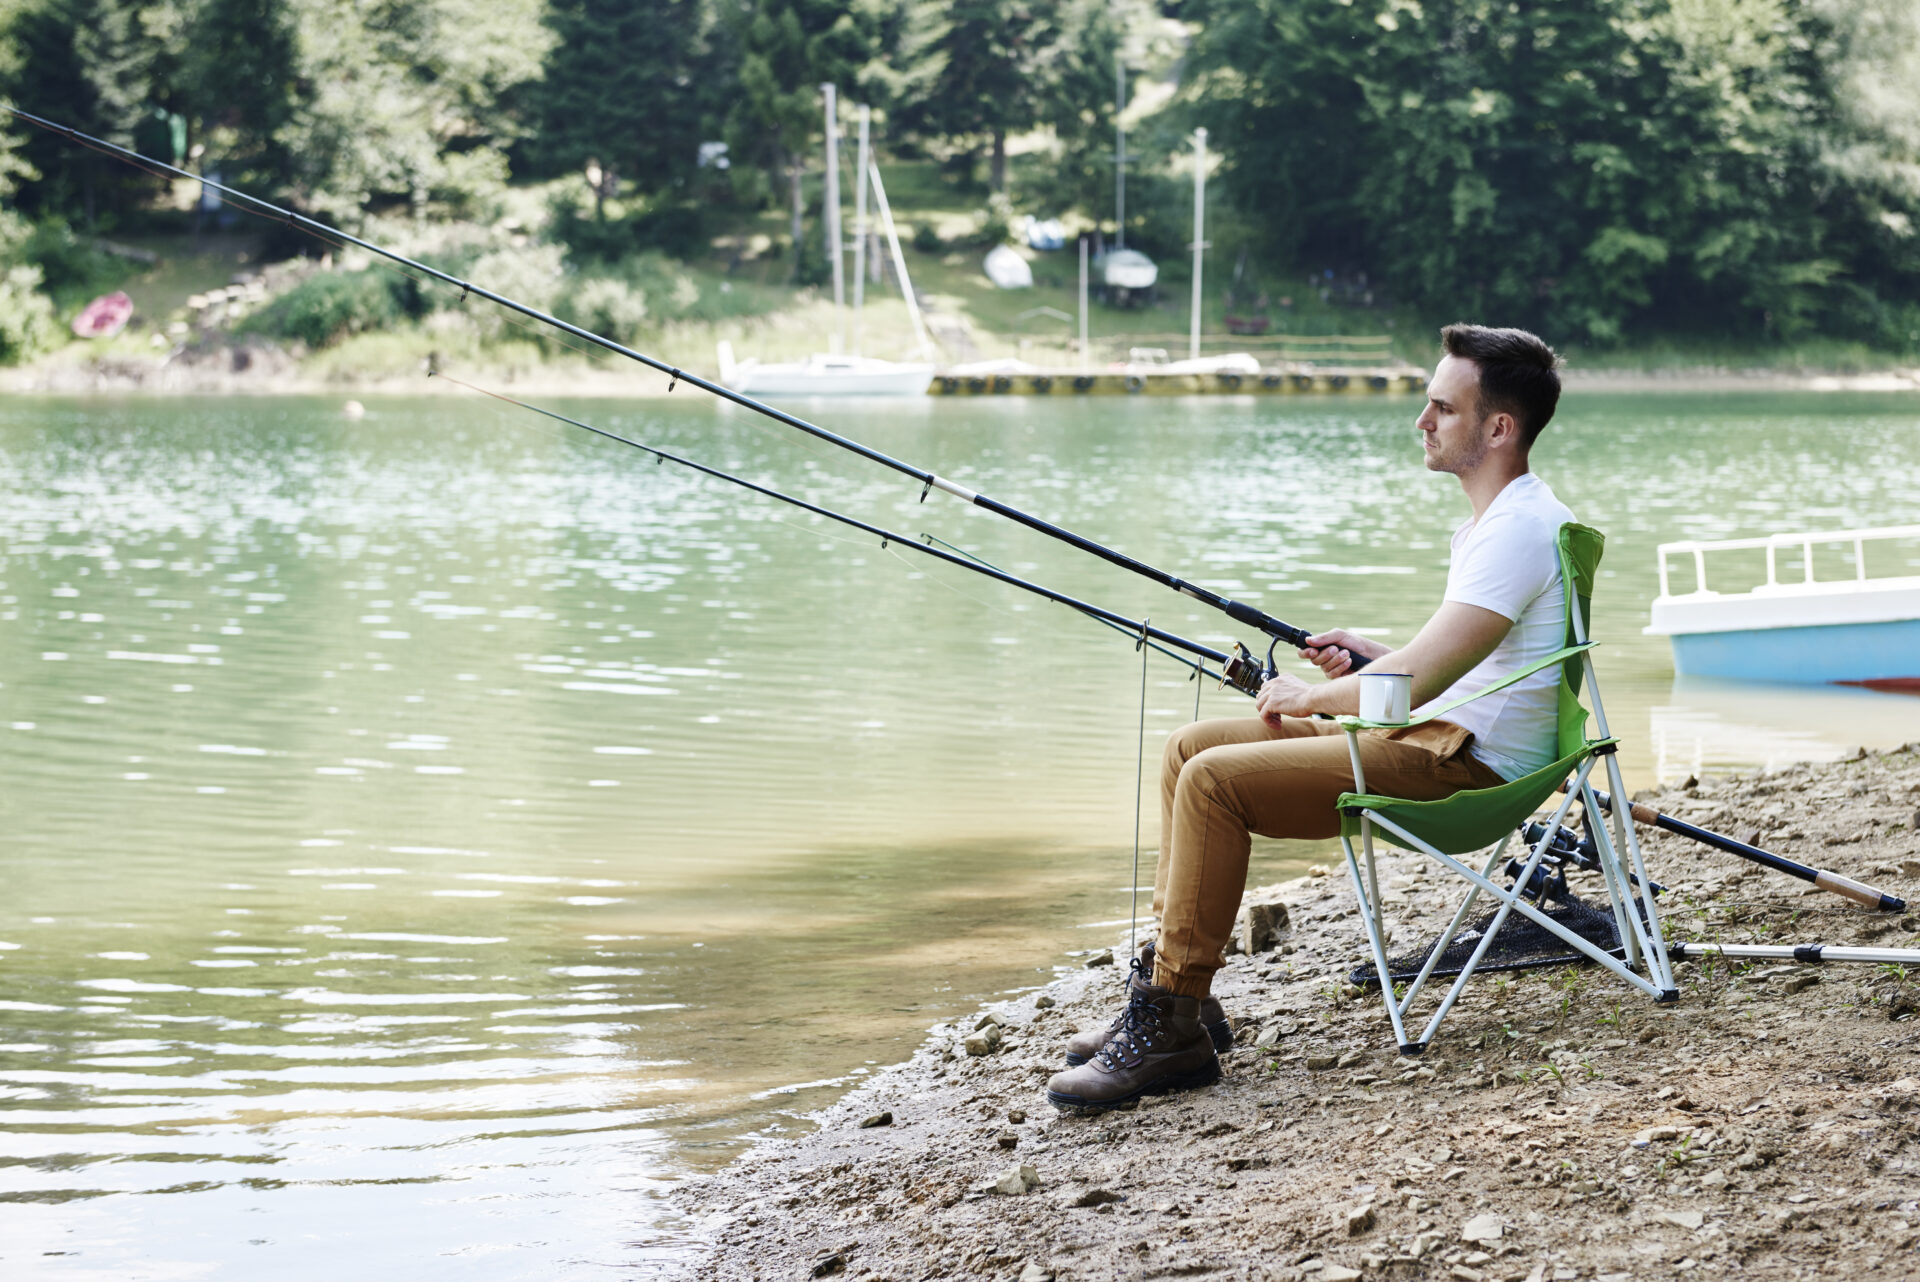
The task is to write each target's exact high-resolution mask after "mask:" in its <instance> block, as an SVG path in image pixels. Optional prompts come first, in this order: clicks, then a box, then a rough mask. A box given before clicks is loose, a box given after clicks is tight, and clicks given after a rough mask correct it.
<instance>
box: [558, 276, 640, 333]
mask: <svg viewBox="0 0 1920 1282" xmlns="http://www.w3.org/2000/svg"><path fill="white" fill-rule="evenodd" d="M560 318H561V319H562V320H567V321H571V322H573V323H574V324H575V325H578V326H580V328H582V329H590V330H592V331H593V332H594V333H596V334H599V335H602V336H603V337H606V338H611V339H613V340H614V341H615V342H619V343H628V344H631V343H632V342H633V341H634V338H635V336H636V335H637V334H638V333H639V332H640V326H641V325H642V324H644V323H645V322H646V319H647V297H646V295H645V294H643V293H641V292H640V291H639V290H637V289H635V288H633V287H632V286H631V285H629V284H627V282H625V281H623V280H616V279H613V278H612V277H607V276H595V277H592V278H591V279H588V280H586V281H583V282H581V284H580V286H579V288H577V289H574V290H570V291H569V292H568V294H567V297H566V299H565V300H564V302H563V303H562V304H561V309H560Z"/></svg>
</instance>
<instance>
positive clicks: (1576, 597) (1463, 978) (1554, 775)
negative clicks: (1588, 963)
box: [1338, 523, 1679, 1055]
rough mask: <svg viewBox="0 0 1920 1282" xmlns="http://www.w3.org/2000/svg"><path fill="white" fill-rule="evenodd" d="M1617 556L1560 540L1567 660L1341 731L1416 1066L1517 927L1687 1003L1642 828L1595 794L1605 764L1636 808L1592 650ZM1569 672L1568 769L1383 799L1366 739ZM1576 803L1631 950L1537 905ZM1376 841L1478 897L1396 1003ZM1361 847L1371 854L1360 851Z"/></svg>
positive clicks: (1350, 807)
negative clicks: (1470, 927) (1520, 836)
mask: <svg viewBox="0 0 1920 1282" xmlns="http://www.w3.org/2000/svg"><path fill="white" fill-rule="evenodd" d="M1604 544H1605V539H1604V537H1603V536H1602V535H1601V533H1600V532H1599V531H1598V530H1594V529H1591V528H1589V527H1587V526H1584V525H1575V524H1571V523H1569V524H1567V525H1563V526H1561V527H1560V537H1559V551H1560V577H1561V579H1562V581H1563V582H1564V583H1565V584H1566V588H1567V630H1566V644H1565V647H1564V648H1563V649H1561V650H1559V651H1557V652H1555V653H1554V654H1551V655H1549V656H1547V657H1546V658H1544V659H1542V660H1540V661H1539V662H1537V663H1533V664H1530V665H1528V666H1527V667H1524V668H1522V669H1520V671H1518V672H1515V673H1513V674H1512V675H1511V676H1508V677H1506V678H1504V679H1502V680H1500V681H1498V682H1495V683H1494V684H1492V685H1490V686H1488V687H1486V688H1485V689H1483V690H1481V691H1479V692H1478V693H1476V694H1472V695H1468V696H1467V697H1466V698H1464V699H1456V700H1454V701H1453V702H1451V703H1447V704H1444V705H1442V706H1439V707H1435V708H1430V709H1427V710H1425V711H1423V712H1422V713H1421V714H1420V715H1419V716H1416V717H1414V718H1412V719H1411V720H1410V721H1408V722H1396V723H1382V722H1374V721H1363V720H1361V719H1360V718H1359V717H1341V718H1340V719H1339V720H1340V725H1341V727H1342V728H1343V729H1345V730H1346V732H1347V746H1348V750H1349V751H1350V753H1351V754H1352V758H1353V777H1354V791H1353V792H1350V793H1346V794H1344V795H1342V796H1341V797H1340V799H1339V802H1338V805H1339V807H1340V844H1341V845H1342V846H1343V847H1344V848H1345V850H1346V857H1347V872H1348V873H1349V874H1350V875H1351V876H1352V878H1353V889H1354V894H1355V895H1356V896H1357V897H1358V899H1359V901H1360V919H1361V922H1362V924H1363V925H1364V927H1365V929H1366V933H1367V942H1368V944H1369V945H1370V946H1371V948H1372V953H1373V964H1374V968H1375V969H1374V972H1373V973H1374V976H1375V978H1376V979H1377V980H1378V982H1379V985H1380V991H1381V995H1382V997H1383V998H1384V1000H1385V1001H1386V1006H1387V1016H1388V1018H1389V1019H1390V1020H1391V1021H1392V1024H1393V1035H1394V1038H1395V1040H1396V1041H1398V1043H1399V1045H1400V1050H1401V1053H1403V1054H1407V1055H1418V1054H1419V1053H1420V1052H1422V1051H1424V1050H1425V1049H1426V1048H1427V1044H1428V1043H1429V1042H1431V1041H1432V1040H1433V1036H1434V1034H1435V1033H1436V1032H1437V1031H1438V1030H1439V1027H1440V1022H1441V1021H1442V1020H1444V1019H1445V1018H1446V1017H1447V1012H1448V1011H1450V1010H1452V1009H1453V1004H1454V1002H1455V1001H1457V1000H1458V999H1459V997H1460V994H1461V992H1462V991H1463V990H1464V989H1465V988H1466V986H1467V981H1468V980H1470V979H1472V978H1473V973H1474V971H1475V969H1476V968H1478V967H1479V966H1480V965H1481V963H1482V961H1483V959H1485V958H1486V956H1487V953H1488V950H1489V949H1490V948H1492V947H1493V946H1494V942H1495V939H1496V937H1497V936H1498V935H1499V934H1500V931H1501V929H1502V928H1503V927H1505V926H1506V925H1507V922H1508V920H1509V918H1510V917H1511V916H1512V914H1514V913H1519V914H1522V915H1523V916H1524V917H1525V918H1527V919H1528V920H1529V921H1531V922H1532V923H1533V924H1535V925H1537V926H1539V927H1540V928H1541V929H1544V930H1546V931H1547V932H1549V933H1550V934H1551V935H1553V936H1555V937H1556V938H1557V939H1558V941H1559V942H1560V943H1562V944H1564V945H1566V947H1567V949H1569V950H1571V951H1572V952H1573V953H1576V954H1578V955H1580V956H1582V957H1585V958H1587V959H1590V960H1592V961H1593V962H1595V963H1597V964H1598V965H1601V966H1604V967H1606V968H1607V969H1608V970H1609V971H1611V972H1612V973H1613V974H1615V975H1617V976H1619V977H1620V978H1621V979H1622V980H1624V981H1625V982H1626V983H1627V984H1629V985H1631V986H1632V987H1634V988H1637V989H1639V990H1640V991H1641V992H1644V993H1646V994H1647V995H1648V996H1649V997H1651V998H1653V999H1654V1000H1655V1001H1657V1002H1669V1001H1673V1000H1675V999H1676V998H1677V997H1678V996H1679V993H1678V991H1677V990H1676V989H1675V988H1674V983H1673V965H1672V963H1671V962H1670V961H1669V960H1668V958H1667V949H1666V943H1665V940H1664V938H1663V936H1662V935H1661V931H1660V910H1659V908H1658V906H1657V905H1656V904H1655V903H1654V898H1653V895H1652V894H1651V893H1646V892H1644V888H1645V887H1647V886H1648V885H1649V883H1648V880H1647V872H1646V867H1645V864H1644V863H1643V862H1642V860H1641V857H1640V846H1639V843H1638V842H1637V841H1636V840H1635V839H1634V833H1633V825H1632V823H1631V821H1630V820H1628V819H1626V818H1625V817H1624V815H1623V813H1622V812H1623V811H1624V810H1625V809H1626V807H1624V806H1614V807H1612V808H1611V828H1609V826H1608V824H1607V823H1606V822H1603V821H1601V820H1599V819H1597V818H1596V817H1597V816H1605V815H1607V814H1608V810H1607V808H1603V807H1601V806H1600V805H1599V804H1598V802H1597V801H1596V800H1595V798H1594V795H1593V791H1594V785H1593V784H1591V783H1590V782H1589V781H1588V777H1589V775H1590V774H1591V773H1592V771H1593V769H1594V767H1595V766H1596V765H1598V764H1600V763H1601V762H1604V763H1605V767H1606V772H1607V780H1608V787H1609V788H1610V789H1611V791H1612V793H1613V796H1615V797H1624V796H1626V795H1627V791H1626V789H1625V787H1623V786H1622V784H1621V781H1620V763H1619V760H1618V758H1617V757H1616V755H1615V748H1616V744H1617V741H1616V740H1615V739H1614V738H1613V737H1612V736H1611V734H1610V733H1609V732H1608V730H1607V715H1606V711H1605V710H1604V709H1603V708H1602V707H1601V704H1600V690H1599V687H1598V685H1597V684H1596V683H1595V680H1594V671H1593V658H1592V655H1591V654H1590V653H1589V652H1590V651H1591V650H1592V649H1593V647H1594V645H1595V642H1593V641H1590V640H1588V639H1587V618H1588V614H1589V610H1590V607H1591V603H1592V600H1593V579H1594V571H1595V570H1596V569H1597V568H1598V566H1599V564H1600V553H1601V549H1602V547H1603V546H1604ZM1555 666H1557V667H1558V668H1559V671H1560V680H1559V683H1558V684H1559V692H1560V710H1559V731H1558V752H1559V758H1560V759H1559V760H1557V761H1555V762H1554V763H1553V764H1552V765H1550V766H1545V767H1543V768H1541V769H1539V770H1536V771H1534V772H1533V773H1532V774H1530V775H1525V776H1522V777H1521V778H1519V779H1515V780H1512V781H1511V782H1508V783H1505V784H1501V785H1499V786H1497V787H1493V788H1478V789H1468V790H1466V791H1462V792H1457V793H1455V794H1454V795H1452V796H1451V797H1446V798H1443V799H1441V800H1439V801H1407V800H1403V799H1401V798H1397V797H1383V796H1376V795H1373V794H1371V793H1369V792H1368V791H1367V784H1366V775H1365V774H1364V772H1363V771H1362V770H1361V766H1360V751H1359V732H1360V731H1362V730H1367V729H1376V728H1379V729H1385V728H1390V726H1391V725H1402V724H1405V725H1418V724H1421V723H1422V722H1426V721H1431V720H1434V719H1436V718H1440V717H1444V716H1446V715H1447V714H1448V713H1449V712H1451V711H1453V710H1454V709H1455V708H1458V707H1459V706H1461V705H1462V704H1465V703H1469V702H1471V701H1472V700H1474V699H1481V698H1485V697H1486V696H1487V695H1490V694H1492V693H1494V692H1495V691H1496V690H1502V689H1505V688H1506V687H1507V686H1510V685H1512V684H1513V683H1514V682H1516V681H1519V680H1522V679H1523V678H1525V677H1528V676H1531V675H1532V674H1533V673H1535V672H1538V671H1540V670H1542V669H1544V668H1550V667H1555ZM1583 681H1584V683H1585V689H1586V692H1587V697H1588V699H1589V701H1590V702H1591V703H1592V705H1593V712H1592V719H1593V722H1594V725H1595V729H1596V730H1597V732H1598V733H1597V734H1596V735H1594V736H1591V737H1590V736H1589V735H1588V733H1587V721H1588V713H1587V710H1586V708H1584V707H1583V706H1582V705H1581V702H1580V691H1581V688H1582V682H1583ZM1563 786H1564V787H1565V791H1566V795H1565V796H1564V797H1563V798H1561V799H1560V800H1559V802H1558V803H1557V804H1556V805H1555V807H1554V809H1553V813H1552V818H1551V820H1550V821H1549V822H1548V823H1546V824H1545V825H1544V826H1543V827H1542V828H1541V829H1540V830H1539V832H1540V835H1539V837H1538V839H1537V840H1535V841H1531V842H1529V843H1527V844H1528V847H1529V849H1528V854H1527V857H1526V860H1525V862H1524V863H1523V864H1522V865H1521V867H1520V869H1519V874H1518V878H1517V880H1516V881H1515V882H1514V884H1513V885H1512V886H1511V887H1503V886H1500V885H1497V884H1496V883H1495V882H1494V881H1493V880H1492V877H1493V873H1494V870H1495V869H1496V868H1498V867H1499V866H1500V860H1501V859H1502V857H1503V856H1505V854H1506V851H1507V847H1508V845H1509V844H1511V843H1512V841H1513V839H1514V836H1515V834H1516V832H1518V831H1519V829H1520V825H1521V823H1522V822H1523V821H1524V820H1526V819H1527V817H1528V816H1530V815H1532V814H1534V813H1535V812H1536V811H1538V810H1539V809H1541V808H1542V807H1543V806H1544V805H1545V804H1546V803H1547V802H1548V800H1549V799H1550V798H1552V797H1553V796H1554V793H1555V792H1556V791H1558V790H1560V789H1561V788H1562V787H1563ZM1576 800H1578V801H1580V802H1581V803H1582V804H1583V805H1584V806H1585V810H1586V816H1587V818H1588V821H1589V822H1588V827H1589V830H1590V833H1591V838H1592V847H1593V855H1594V859H1595V860H1596V861H1597V863H1598V867H1599V872H1600V875H1601V878H1602V880H1603V881H1604V882H1605V884H1606V892H1607V898H1608V901H1609V906H1610V907H1611V909H1612V916H1613V921H1612V927H1613V934H1612V935H1611V938H1612V939H1617V940H1618V945H1617V946H1615V947H1611V948H1609V947H1603V946H1602V942H1608V941H1602V942H1595V940H1593V939H1590V938H1586V937H1584V936H1583V935H1582V934H1580V933H1576V932H1575V931H1574V930H1573V929H1570V928H1569V927H1568V925H1566V924H1563V922H1562V921H1560V920H1556V919H1555V917H1554V916H1552V915H1550V914H1549V912H1548V911H1546V909H1545V907H1544V904H1543V903H1541V902H1537V900H1536V898H1530V897H1529V893H1528V890H1529V888H1530V887H1533V886H1535V885H1536V884H1537V883H1536V880H1535V878H1536V873H1538V872H1540V871H1542V869H1541V864H1542V860H1543V859H1545V858H1546V857H1547V855H1548V853H1549V850H1550V849H1551V848H1552V847H1553V844H1554V841H1555V837H1556V835H1557V834H1559V833H1560V831H1561V825H1562V824H1563V823H1564V822H1565V820H1566V818H1567V813H1568V811H1569V810H1570V809H1571V808H1572V806H1573V803H1574V802H1575V801H1576ZM1376 836H1378V837H1379V838H1381V839H1383V840H1385V841H1388V842H1391V843H1392V844H1394V845H1396V846H1400V847H1402V848H1404V849H1408V850H1417V851H1422V852H1424V853H1425V854H1427V855H1428V856H1430V857H1431V858H1433V859H1434V860H1435V861H1437V862H1438V863H1439V864H1440V865H1441V866H1442V867H1444V868H1445V869H1447V870H1448V871H1450V872H1452V873H1453V874H1454V875H1455V876H1457V877H1459V878H1461V879H1462V880H1464V881H1465V882H1466V883H1467V886H1468V891H1467V896H1466V899H1465V901H1464V902H1463V903H1462V904H1461V905H1460V908H1459V910H1458V911H1456V912H1455V913H1454V916H1453V920H1452V922H1451V924H1449V925H1448V927H1447V928H1446V930H1445V931H1444V932H1443V933H1442V934H1441V936H1440V938H1439V939H1438V940H1437V941H1435V943H1434V945H1433V947H1432V948H1431V949H1430V950H1429V952H1428V954H1427V956H1426V958H1425V961H1424V963H1423V964H1422V965H1421V967H1420V970H1419V972H1418V973H1417V974H1415V975H1414V976H1413V977H1412V978H1411V979H1410V980H1407V981H1405V988H1404V990H1402V991H1399V992H1396V989H1397V988H1398V987H1399V986H1398V984H1397V983H1396V982H1395V976H1394V973H1393V972H1392V971H1391V970H1390V969H1389V967H1388V961H1387V951H1386V940H1387V931H1386V923H1385V920H1384V918H1383V917H1382V915H1381V906H1380V883H1379V874H1378V871H1377V870H1376V868H1375V866H1374V839H1375V837H1376ZM1356 839H1357V843H1358V850H1356V848H1355V847H1356ZM1488 846H1493V847H1494V849H1493V853H1492V855H1490V856H1489V857H1488V858H1487V859H1486V860H1485V862H1484V863H1483V864H1482V865H1481V866H1480V867H1479V868H1478V869H1475V868H1473V867H1470V866H1468V865H1467V864H1465V863H1462V862H1461V858H1460V857H1462V856H1466V855H1469V854H1471V853H1472V852H1473V851H1476V850H1482V849H1485V848H1486V847H1488ZM1623 855H1624V859H1623ZM1363 864H1364V868H1363V867H1362V865H1363ZM1635 886H1638V887H1641V888H1643V893H1641V894H1639V895H1637V896H1636V895H1635V894H1634V893H1633V887H1635ZM1482 896H1488V897H1490V898H1491V900H1492V902H1493V903H1494V904H1496V905H1497V910H1496V911H1495V912H1494V913H1493V915H1492V917H1491V919H1490V920H1489V921H1487V922H1486V924H1485V925H1484V927H1483V928H1482V929H1481V934H1480V938H1479V940H1478V942H1477V944H1476V945H1475V946H1474V948H1473V951H1472V953H1471V955H1470V956H1468V957H1467V958H1466V960H1465V962H1464V964H1462V965H1461V966H1460V969H1459V973H1458V975H1457V977H1456V978H1455V979H1454V981H1453V984H1452V986H1451V987H1450V988H1449V989H1448V990H1447V993H1446V995H1445V996H1444V997H1442V998H1441V1000H1440V1004H1439V1007H1438V1008H1437V1009H1436V1010H1435V1011H1434V1013H1433V1016H1432V1018H1431V1020H1430V1021H1429V1023H1428V1024H1427V1026H1426V1030H1425V1031H1424V1032H1423V1033H1421V1035H1420V1037H1419V1038H1418V1039H1417V1040H1410V1039H1409V1038H1408V1037H1407V1032H1406V1019H1407V1015H1408V1012H1409V1011H1410V1010H1411V1009H1412V1007H1413V1002H1414V999H1415V998H1417V997H1418V996H1419V995H1420V992H1421V990H1422V989H1423V988H1424V987H1425V985H1426V983H1427V980H1428V979H1429V978H1430V977H1431V976H1432V975H1433V973H1434V969H1435V967H1436V965H1437V964H1438V963H1439V961H1440V959H1441V957H1442V955H1443V954H1445V953H1447V952H1448V950H1449V948H1451V947H1452V946H1453V944H1454V940H1455V937H1456V936H1457V935H1460V933H1461V929H1462V927H1463V926H1464V925H1466V923H1467V921H1468V917H1469V914H1471V913H1472V912H1473V909H1474V906H1475V904H1476V903H1477V902H1478V901H1479V900H1480V899H1481V897H1482ZM1593 933H1595V932H1593V931H1588V932H1587V934H1593ZM1470 934H1471V932H1469V935H1470ZM1463 942H1464V941H1463ZM1456 951H1457V950H1456Z"/></svg>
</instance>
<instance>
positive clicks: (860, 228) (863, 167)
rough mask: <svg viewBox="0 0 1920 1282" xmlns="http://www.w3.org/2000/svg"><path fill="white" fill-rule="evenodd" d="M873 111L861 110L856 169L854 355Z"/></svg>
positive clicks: (862, 296)
mask: <svg viewBox="0 0 1920 1282" xmlns="http://www.w3.org/2000/svg"><path fill="white" fill-rule="evenodd" d="M872 118H873V108H871V107H862V108H860V159H859V163H858V164H856V165H855V166H854V170H853V173H854V181H853V354H854V355H855V356H858V355H859V354H860V306H861V304H862V303H864V302H865V301H866V294H867V290H866V285H867V167H868V166H869V165H871V164H872V163H873V162H872V160H871V159H870V155H871V149H870V144H869V142H868V128H869V126H870V124H871V122H872Z"/></svg>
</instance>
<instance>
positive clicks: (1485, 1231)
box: [1460, 1215, 1505, 1242]
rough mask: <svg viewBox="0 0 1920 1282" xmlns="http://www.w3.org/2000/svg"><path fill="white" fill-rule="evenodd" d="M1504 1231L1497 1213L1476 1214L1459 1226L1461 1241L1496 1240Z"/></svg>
mask: <svg viewBox="0 0 1920 1282" xmlns="http://www.w3.org/2000/svg"><path fill="white" fill-rule="evenodd" d="M1503 1232H1505V1229H1504V1227H1503V1226H1502V1225H1501V1223H1500V1217H1499V1216H1497V1215H1476V1216H1474V1217H1473V1218H1472V1219H1470V1220H1468V1221H1467V1222H1466V1223H1465V1224H1463V1225H1461V1226H1460V1240H1461V1241H1462V1242H1498V1241H1499V1240H1500V1235H1501V1234H1502V1233H1503Z"/></svg>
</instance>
